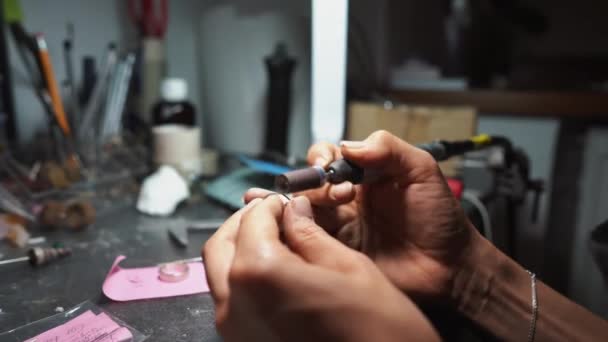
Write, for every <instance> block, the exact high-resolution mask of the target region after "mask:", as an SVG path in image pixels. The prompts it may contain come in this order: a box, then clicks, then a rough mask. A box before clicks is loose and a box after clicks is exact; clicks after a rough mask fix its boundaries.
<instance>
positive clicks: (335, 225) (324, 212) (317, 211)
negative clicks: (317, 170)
mask: <svg viewBox="0 0 608 342" xmlns="http://www.w3.org/2000/svg"><path fill="white" fill-rule="evenodd" d="M343 184H350V183H343ZM350 185H351V186H352V184H350ZM327 190H329V188H328V187H327V186H326V187H323V188H320V189H315V190H311V191H304V192H300V193H298V194H296V195H293V197H294V198H295V197H297V196H305V197H307V198H308V199H309V200H310V202H311V203H312V205H313V211H314V217H315V220H317V222H318V223H319V224H320V225H321V226H322V227H323V228H325V229H326V230H327V232H328V233H330V234H335V233H336V232H337V231H338V230H339V229H340V228H341V227H342V226H343V225H344V224H345V223H346V222H349V221H351V220H352V219H353V216H354V215H356V213H355V212H354V210H353V209H352V208H348V207H345V206H340V205H339V204H338V203H334V205H329V203H328V201H324V200H322V199H321V198H322V197H323V195H320V193H322V192H324V191H327ZM274 194H276V193H275V192H272V191H270V190H266V189H261V188H251V189H249V190H247V192H246V193H245V195H244V196H243V200H244V201H245V203H250V202H251V201H253V200H254V199H256V198H258V199H259V198H262V199H263V198H266V197H268V196H270V195H274ZM353 196H354V191H353ZM281 200H283V203H284V204H287V199H286V198H285V197H281ZM315 200H317V202H322V203H323V204H325V205H316V204H315ZM350 201H352V199H346V200H345V202H350Z"/></svg>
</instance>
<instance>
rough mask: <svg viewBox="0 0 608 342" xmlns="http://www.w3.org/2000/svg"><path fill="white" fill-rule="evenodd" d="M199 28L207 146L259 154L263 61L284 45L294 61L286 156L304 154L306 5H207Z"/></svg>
mask: <svg viewBox="0 0 608 342" xmlns="http://www.w3.org/2000/svg"><path fill="white" fill-rule="evenodd" d="M199 28H200V35H199V44H200V48H201V53H200V59H199V62H200V67H201V84H202V93H203V97H204V102H205V106H204V110H205V112H206V118H205V120H206V124H207V128H208V130H207V133H208V135H209V141H210V143H211V146H212V147H214V148H217V149H219V150H221V151H228V152H245V153H259V152H261V151H262V149H263V143H264V127H265V115H266V105H265V101H266V95H267V87H268V84H267V75H266V66H265V64H264V57H265V56H268V55H269V54H271V53H272V52H273V51H274V47H275V44H276V43H277V42H279V41H283V42H285V43H286V45H287V48H288V51H289V54H290V55H291V56H294V57H295V58H296V59H297V63H298V64H297V67H296V69H295V72H294V75H293V78H292V108H291V120H290V127H289V134H288V136H289V140H288V145H289V146H288V147H289V148H288V152H290V153H291V154H296V155H298V156H305V153H306V149H307V148H308V146H309V144H310V1H297V2H293V1H289V2H286V1H276V0H259V1H255V2H252V1H248V0H232V1H208V2H206V5H205V6H204V10H203V13H202V15H201V19H200V26H199Z"/></svg>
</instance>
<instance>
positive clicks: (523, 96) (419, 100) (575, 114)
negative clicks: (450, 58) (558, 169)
mask: <svg viewBox="0 0 608 342" xmlns="http://www.w3.org/2000/svg"><path fill="white" fill-rule="evenodd" d="M388 94H389V96H391V98H393V99H395V100H398V101H400V102H403V103H408V104H426V105H442V106H451V105H468V106H473V107H475V108H477V110H478V111H479V112H480V113H481V114H483V115H493V114H495V115H516V116H545V117H562V118H575V119H584V120H592V121H608V92H557V91H555V92H550V91H497V90H468V91H426V90H415V91H414V90H412V91H409V90H408V91H403V90H393V91H389V92H388Z"/></svg>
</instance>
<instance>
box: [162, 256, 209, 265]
mask: <svg viewBox="0 0 608 342" xmlns="http://www.w3.org/2000/svg"><path fill="white" fill-rule="evenodd" d="M201 261H203V258H202V257H196V258H190V259H182V260H175V261H169V262H163V263H160V264H157V265H156V266H162V265H166V264H173V263H176V262H180V263H182V262H183V263H186V264H189V263H191V262H201Z"/></svg>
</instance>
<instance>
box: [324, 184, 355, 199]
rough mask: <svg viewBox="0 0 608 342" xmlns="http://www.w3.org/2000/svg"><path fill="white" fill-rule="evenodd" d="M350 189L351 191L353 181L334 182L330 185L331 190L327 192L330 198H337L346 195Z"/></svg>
mask: <svg viewBox="0 0 608 342" xmlns="http://www.w3.org/2000/svg"><path fill="white" fill-rule="evenodd" d="M352 191H353V183H351V182H344V183H340V184H336V185H334V186H332V187H331V190H330V192H329V196H330V197H331V198H332V199H334V200H337V199H340V198H345V197H348V196H349V195H350V193H351V192H352Z"/></svg>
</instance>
